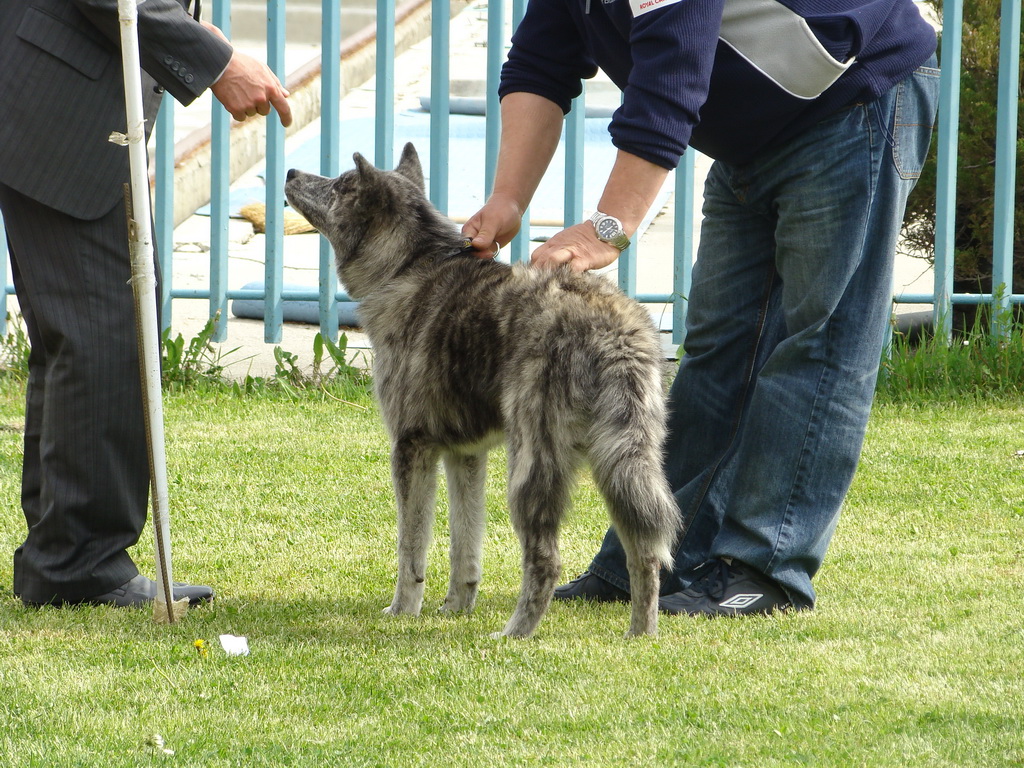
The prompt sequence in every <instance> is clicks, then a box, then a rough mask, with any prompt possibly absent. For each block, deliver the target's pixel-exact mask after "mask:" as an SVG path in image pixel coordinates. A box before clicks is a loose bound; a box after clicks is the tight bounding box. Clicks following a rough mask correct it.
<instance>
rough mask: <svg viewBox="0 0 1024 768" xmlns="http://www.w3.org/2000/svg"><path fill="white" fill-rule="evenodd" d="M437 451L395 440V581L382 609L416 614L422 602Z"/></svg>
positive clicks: (434, 489)
mask: <svg viewBox="0 0 1024 768" xmlns="http://www.w3.org/2000/svg"><path fill="white" fill-rule="evenodd" d="M437 461H438V451H437V449H435V448H432V447H426V446H424V445H422V444H420V443H419V442H417V441H413V440H396V441H394V444H393V445H392V449H391V478H392V482H393V483H394V487H395V496H396V499H397V502H398V581H397V583H396V584H395V597H394V599H393V600H392V601H391V605H389V606H388V607H387V608H385V609H384V613H388V614H391V615H392V616H397V615H399V614H412V615H413V616H418V615H419V613H420V608H421V607H422V605H423V589H424V581H425V579H426V571H427V549H428V548H429V546H430V538H431V532H432V528H433V523H434V505H435V502H436V494H437Z"/></svg>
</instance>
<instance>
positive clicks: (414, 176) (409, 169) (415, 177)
mask: <svg viewBox="0 0 1024 768" xmlns="http://www.w3.org/2000/svg"><path fill="white" fill-rule="evenodd" d="M395 170H396V171H397V172H398V173H400V174H402V175H403V176H405V178H407V179H409V181H411V182H412V183H413V184H415V185H416V186H417V187H418V188H419V189H423V188H424V182H423V167H422V166H421V165H420V156H419V155H418V154H416V147H414V146H413V145H412V142H408V143H407V144H406V145H405V146H404V147H403V148H402V159H401V160H399V161H398V165H397V166H396V167H395Z"/></svg>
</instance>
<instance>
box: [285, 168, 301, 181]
mask: <svg viewBox="0 0 1024 768" xmlns="http://www.w3.org/2000/svg"><path fill="white" fill-rule="evenodd" d="M297 173H298V171H297V170H295V169H294V168H289V169H288V177H287V178H288V181H291V180H292V179H294V178H295V174H297Z"/></svg>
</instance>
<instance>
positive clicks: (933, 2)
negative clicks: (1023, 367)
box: [904, 0, 1024, 293]
mask: <svg viewBox="0 0 1024 768" xmlns="http://www.w3.org/2000/svg"><path fill="white" fill-rule="evenodd" d="M926 3H927V4H928V5H930V6H932V8H934V9H935V11H936V12H937V13H938V14H940V15H941V13H942V5H943V0H926ZM1000 7H1001V0H964V6H963V13H964V24H963V55H962V59H961V61H962V71H961V77H960V88H961V93H960V131H959V148H958V153H957V194H956V204H955V214H956V230H955V234H954V248H955V253H956V257H955V263H954V273H953V276H954V286H955V290H956V291H958V292H978V291H981V292H986V293H987V292H991V291H992V289H993V285H992V243H993V235H994V226H993V220H994V202H995V149H994V147H995V139H996V107H997V105H996V101H997V98H996V97H997V84H998V79H999V23H1000ZM1022 36H1024V35H1022ZM1020 67H1021V72H1022V73H1024V59H1022V60H1021V62H1020ZM1022 82H1024V80H1022ZM1018 116H1019V117H1020V116H1021V113H1020V112H1019V113H1018ZM936 141H937V139H933V147H934V145H935V143H936ZM1016 163H1017V174H1016V181H1017V184H1016V194H1017V198H1018V199H1020V198H1021V195H1022V194H1024V120H1019V121H1018V129H1017V160H1016ZM935 192H936V153H935V152H934V151H933V152H932V154H931V156H930V158H929V160H928V162H927V163H926V165H925V167H924V170H923V173H922V176H921V179H920V181H919V182H918V184H917V188H916V189H915V190H914V192H913V194H912V195H911V197H910V201H909V203H908V206H907V217H906V219H905V226H904V247H905V249H906V251H907V253H909V254H911V255H916V256H921V255H923V256H924V257H926V258H928V259H929V260H932V259H934V251H933V245H934V239H935ZM1014 219H1015V221H1014V226H1015V229H1014V231H1015V233H1016V234H1015V238H1014V246H1013V252H1014V265H1013V277H1014V283H1015V284H1016V285H1018V286H1019V285H1022V284H1024V208H1022V207H1020V206H1018V207H1017V208H1016V210H1015V214H1014ZM995 288H997V289H998V286H995Z"/></svg>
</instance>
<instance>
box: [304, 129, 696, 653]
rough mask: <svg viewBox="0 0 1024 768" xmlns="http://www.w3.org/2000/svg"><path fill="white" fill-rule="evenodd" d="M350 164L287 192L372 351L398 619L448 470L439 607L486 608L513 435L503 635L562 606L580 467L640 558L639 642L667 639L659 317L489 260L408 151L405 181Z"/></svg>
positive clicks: (406, 606)
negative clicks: (491, 519)
mask: <svg viewBox="0 0 1024 768" xmlns="http://www.w3.org/2000/svg"><path fill="white" fill-rule="evenodd" d="M354 159H355V163H356V167H355V169H354V170H351V171H348V172H347V173H344V174H342V175H341V176H339V177H338V178H337V179H329V178H324V177H322V176H315V175H312V174H308V173H303V172H301V171H296V170H291V171H289V172H288V181H287V184H286V185H285V193H286V196H287V198H288V201H289V202H290V203H291V205H292V207H293V208H295V209H296V210H297V211H299V212H300V213H301V214H303V215H304V216H305V217H306V218H307V219H308V220H309V222H310V223H311V224H312V225H313V226H314V227H316V228H317V229H318V230H319V231H320V232H321V233H322V234H323V235H324V236H325V237H326V238H327V239H328V240H329V241H330V242H331V245H332V246H333V247H334V253H335V259H336V261H337V267H338V275H339V277H340V279H341V281H342V283H344V285H345V288H346V289H347V291H348V293H349V295H350V296H352V298H354V299H357V300H359V301H360V305H359V316H360V319H361V322H362V324H363V327H364V329H365V330H366V333H367V334H368V335H369V337H370V341H371V343H372V345H373V351H374V357H373V360H374V362H373V366H374V375H373V381H374V388H375V392H376V396H377V399H378V401H379V402H380V407H381V411H382V413H383V416H384V421H385V423H386V425H387V428H388V432H389V433H390V436H391V473H392V481H393V483H394V488H395V494H396V496H397V500H398V583H397V585H396V587H395V596H394V599H393V600H392V601H391V605H390V606H389V607H388V608H386V609H385V612H386V613H389V614H394V615H397V614H413V615H418V614H419V612H420V607H421V605H422V602H423V588H424V584H423V582H424V577H425V574H426V560H427V548H428V546H429V543H430V533H431V528H432V525H433V519H434V506H435V492H436V483H437V465H438V461H439V460H442V459H443V461H444V465H445V469H446V471H447V477H448V494H449V500H450V509H451V511H450V529H451V552H450V555H451V577H450V581H449V586H448V595H447V597H445V601H444V605H443V606H442V610H445V611H469V610H471V609H472V608H473V606H474V603H475V602H476V595H477V585H478V584H479V582H480V575H481V564H480V561H481V553H482V549H483V533H484V482H485V476H486V460H487V451H488V450H489V449H490V448H492V447H494V446H495V445H497V444H499V443H500V442H501V441H502V439H505V440H507V443H508V464H509V481H508V484H509V493H508V495H509V508H510V512H511V515H510V516H511V519H512V524H513V526H514V527H515V530H516V533H517V534H518V536H519V541H520V544H521V545H522V550H523V583H522V587H521V590H520V594H519V602H518V604H517V605H516V609H515V613H513V615H512V618H510V619H509V621H508V623H507V624H506V625H505V628H504V630H503V632H502V634H503V635H510V636H516V637H525V636H527V635H529V634H530V633H532V632H533V631H534V629H535V628H536V627H537V624H538V623H539V622H540V619H541V617H542V616H543V615H544V613H545V611H546V610H547V608H548V605H549V604H550V602H551V595H552V591H553V589H554V587H555V584H556V583H557V580H558V577H559V575H560V571H561V560H560V557H559V552H558V528H559V524H560V523H561V521H562V517H563V515H564V513H565V510H566V507H567V505H568V502H569V496H570V492H571V490H572V487H573V483H574V477H575V474H576V471H577V468H578V467H579V465H580V464H581V462H582V460H583V459H584V458H585V459H586V460H587V461H588V462H589V464H590V467H591V469H592V471H593V473H594V477H595V479H596V481H597V485H598V486H599V488H600V490H601V492H602V494H603V495H604V498H605V500H606V501H607V503H608V507H609V509H610V511H611V518H612V522H613V524H614V525H615V528H616V530H617V532H618V534H619V537H620V538H621V540H622V543H623V545H624V546H625V549H626V553H627V556H628V567H629V575H630V584H631V592H632V619H631V622H630V628H629V631H630V634H633V635H642V634H654V633H655V632H656V631H657V622H658V613H657V597H658V583H659V582H658V573H659V567H660V566H665V567H670V565H671V556H670V554H669V548H670V546H671V544H672V541H673V538H674V536H675V534H676V532H677V529H678V526H679V512H678V508H677V506H676V504H675V501H674V499H673V498H672V494H671V493H670V492H669V488H668V483H667V481H666V479H665V477H664V475H663V472H662V468H661V464H662V444H663V441H664V431H665V430H664V421H665V418H664V398H663V394H662V385H661V348H660V345H659V342H658V338H657V334H656V332H655V329H654V327H653V324H652V323H651V319H650V317H649V315H648V314H647V312H646V311H645V310H644V309H643V308H642V307H641V306H640V305H639V304H637V303H636V302H634V301H632V300H630V299H628V298H626V297H625V296H624V295H623V294H622V293H620V292H619V291H618V290H617V289H616V288H614V287H613V286H611V285H610V284H608V283H607V282H606V281H604V280H602V279H601V278H599V277H596V276H592V275H586V274H573V273H571V272H569V271H568V270H563V271H543V270H539V269H532V268H528V267H526V266H516V267H509V266H507V265H504V264H500V263H498V262H495V261H485V260H482V259H479V258H477V257H476V256H475V255H474V254H473V253H472V252H471V251H469V250H468V249H467V245H466V241H465V239H464V238H463V237H462V235H461V234H460V232H459V230H458V228H457V227H456V225H455V224H454V223H453V222H452V221H450V220H449V219H447V218H446V217H444V216H443V215H442V214H441V213H439V212H438V211H437V209H435V208H434V207H433V206H432V205H431V204H430V202H429V201H428V200H427V198H426V196H425V194H424V184H423V172H422V170H421V168H420V162H419V158H418V156H417V155H416V150H415V149H414V148H413V146H412V145H411V144H407V145H406V146H405V149H404V151H403V153H402V159H401V161H400V162H399V164H398V167H397V168H396V169H395V170H394V171H380V170H377V169H376V168H374V167H373V166H372V165H371V164H370V163H369V162H367V161H366V160H365V159H364V158H363V157H362V155H359V154H356V155H355V157H354Z"/></svg>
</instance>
